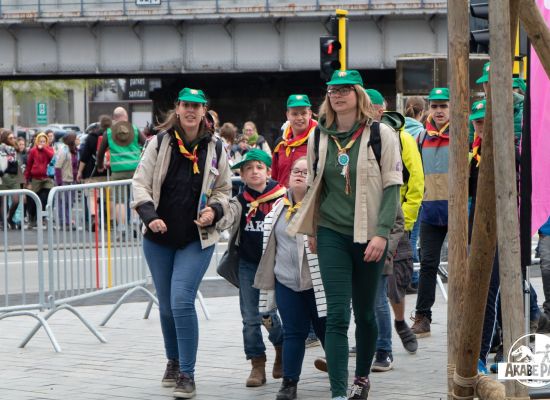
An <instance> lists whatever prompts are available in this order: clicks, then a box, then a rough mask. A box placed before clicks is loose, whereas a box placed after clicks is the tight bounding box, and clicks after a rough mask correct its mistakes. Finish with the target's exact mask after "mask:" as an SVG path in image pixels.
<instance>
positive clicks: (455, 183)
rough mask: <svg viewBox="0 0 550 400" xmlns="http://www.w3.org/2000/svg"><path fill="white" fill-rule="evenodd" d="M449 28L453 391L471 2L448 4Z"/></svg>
mask: <svg viewBox="0 0 550 400" xmlns="http://www.w3.org/2000/svg"><path fill="white" fill-rule="evenodd" d="M447 7H448V12H447V18H448V29H449V61H448V68H449V76H450V77H451V79H450V81H451V86H450V97H451V114H450V121H451V124H450V154H449V281H448V292H449V298H448V303H447V352H448V361H447V363H448V365H447V373H448V377H447V378H448V387H449V393H451V392H452V387H453V374H454V369H455V363H456V359H457V355H458V354H459V353H461V352H462V349H461V348H460V347H459V345H458V340H457V339H458V330H459V326H460V325H461V324H463V323H464V321H463V320H462V317H463V312H462V311H461V310H462V307H463V305H462V300H463V291H464V286H465V279H466V271H465V268H466V265H467V264H466V260H467V257H468V250H467V241H468V164H467V161H466V160H468V118H467V115H468V113H469V109H470V107H469V104H470V101H469V100H470V99H469V49H470V47H469V39H470V32H469V26H470V25H469V5H468V0H452V1H448V2H447Z"/></svg>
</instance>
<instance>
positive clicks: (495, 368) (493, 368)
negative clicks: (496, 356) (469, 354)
mask: <svg viewBox="0 0 550 400" xmlns="http://www.w3.org/2000/svg"><path fill="white" fill-rule="evenodd" d="M489 370H490V371H491V372H492V373H493V374H498V364H497V363H494V364H491V366H490V367H489Z"/></svg>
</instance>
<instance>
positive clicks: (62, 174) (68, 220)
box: [55, 132, 78, 229]
mask: <svg viewBox="0 0 550 400" xmlns="http://www.w3.org/2000/svg"><path fill="white" fill-rule="evenodd" d="M63 144H64V145H63V146H60V147H59V150H58V151H57V157H56V162H55V183H56V185H57V186H67V185H73V184H75V183H76V178H77V175H78V152H77V150H76V133H73V132H71V133H68V134H66V135H65V136H64V137H63ZM60 197H61V198H60V199H59V200H58V203H57V206H58V215H59V222H58V224H57V226H61V227H65V228H66V229H69V228H71V227H73V226H74V225H73V223H74V222H75V221H72V213H71V208H72V204H73V201H74V192H72V191H65V192H62V194H61V196H60Z"/></svg>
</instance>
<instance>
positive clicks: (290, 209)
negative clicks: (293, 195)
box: [283, 195, 302, 221]
mask: <svg viewBox="0 0 550 400" xmlns="http://www.w3.org/2000/svg"><path fill="white" fill-rule="evenodd" d="M283 201H284V203H285V206H287V207H288V209H287V210H286V215H285V219H286V220H287V221H288V220H289V219H290V218H291V217H292V214H294V213H295V212H296V211H298V209H299V208H300V207H301V206H302V202H301V201H299V202H298V203H296V204H294V205H292V202H291V201H290V199H289V198H288V197H287V195H285V197H283Z"/></svg>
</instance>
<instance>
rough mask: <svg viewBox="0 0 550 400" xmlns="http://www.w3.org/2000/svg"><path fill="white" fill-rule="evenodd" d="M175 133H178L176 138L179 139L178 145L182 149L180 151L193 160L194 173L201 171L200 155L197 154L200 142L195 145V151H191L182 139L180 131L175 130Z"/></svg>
mask: <svg viewBox="0 0 550 400" xmlns="http://www.w3.org/2000/svg"><path fill="white" fill-rule="evenodd" d="M174 133H175V134H176V140H177V141H178V147H179V149H180V153H181V154H182V155H183V156H184V157H185V158H187V159H188V160H191V161H193V173H194V174H198V173H200V171H199V157H198V156H197V149H198V147H199V144H198V143H197V144H196V145H195V147H193V153H190V152H189V150H187V149H186V148H185V144H183V140H181V137H180V135H179V134H178V132H177V131H176V130H174Z"/></svg>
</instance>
